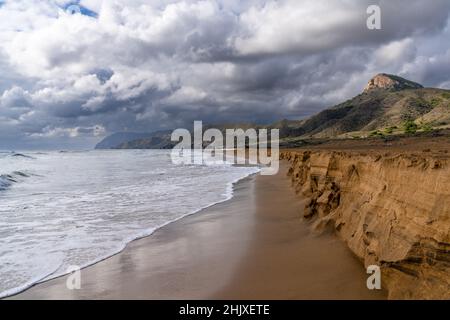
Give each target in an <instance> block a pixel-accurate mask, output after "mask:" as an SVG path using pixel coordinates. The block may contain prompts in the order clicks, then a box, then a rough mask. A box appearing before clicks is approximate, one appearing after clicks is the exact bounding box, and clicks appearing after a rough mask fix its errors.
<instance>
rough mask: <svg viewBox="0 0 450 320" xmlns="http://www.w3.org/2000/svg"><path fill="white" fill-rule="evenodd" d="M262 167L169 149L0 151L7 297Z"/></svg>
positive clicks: (96, 257)
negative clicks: (199, 158)
mask: <svg viewBox="0 0 450 320" xmlns="http://www.w3.org/2000/svg"><path fill="white" fill-rule="evenodd" d="M258 171H259V168H257V167H238V166H232V165H231V164H210V165H175V164H173V163H172V161H171V158H170V151H169V150H167V151H166V150H104V151H100V150H99V151H97V150H95V151H83V152H81V151H71V152H21V153H17V152H0V297H5V296H8V295H12V294H15V293H18V292H20V291H23V290H25V289H26V288H28V287H30V286H32V285H33V284H35V283H38V282H42V281H45V280H48V279H51V278H54V277H57V276H61V275H63V274H66V273H67V270H68V268H69V267H72V266H78V267H86V266H88V265H91V264H94V263H96V262H99V261H101V260H103V259H106V258H107V257H110V256H112V255H114V254H116V253H118V252H120V251H121V250H123V249H124V248H125V246H126V245H127V244H128V243H129V242H131V241H133V240H135V239H138V238H141V237H144V236H148V235H150V234H152V233H153V232H154V231H155V230H157V229H158V228H161V227H162V226H164V225H166V224H168V223H170V222H173V221H176V220H178V219H180V218H182V217H184V216H186V215H189V214H193V213H196V212H198V211H200V210H201V209H203V208H206V207H208V206H211V205H214V204H216V203H219V202H222V201H226V200H228V199H230V198H231V197H232V193H233V183H235V182H237V181H239V180H241V179H243V178H245V177H247V176H249V175H251V174H254V173H256V172H258Z"/></svg>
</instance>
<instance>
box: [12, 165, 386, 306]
mask: <svg viewBox="0 0 450 320" xmlns="http://www.w3.org/2000/svg"><path fill="white" fill-rule="evenodd" d="M286 172H287V166H286V163H283V164H282V166H281V169H280V172H279V173H278V175H276V176H262V175H253V176H250V177H248V178H245V179H243V180H241V181H240V182H238V183H236V184H235V185H234V196H233V197H232V198H231V199H230V200H228V201H225V202H222V203H219V204H216V205H214V206H211V207H208V208H206V209H203V210H201V211H200V212H198V213H196V214H194V215H190V216H187V217H184V218H182V219H180V220H177V221H175V222H172V223H170V224H168V225H166V226H165V227H163V228H161V229H158V230H157V231H155V232H154V233H153V234H152V235H151V236H149V237H145V238H142V239H139V240H135V241H133V242H131V243H130V244H129V245H128V246H127V247H126V248H125V249H124V250H123V251H122V252H120V253H118V254H116V255H114V256H112V257H110V258H108V259H106V260H103V261H101V262H99V263H97V264H95V265H92V266H90V267H87V268H85V269H83V270H82V271H81V289H80V290H68V289H67V287H66V280H67V276H63V277H60V278H56V279H52V280H49V281H46V282H43V283H40V284H37V285H35V286H33V287H31V288H30V289H28V290H26V291H24V292H22V293H20V294H18V295H15V296H12V297H10V299H384V298H386V294H385V292H384V291H369V290H368V289H367V288H366V279H367V275H366V273H365V270H364V267H363V265H362V263H361V262H360V261H359V260H357V259H356V257H355V256H353V254H352V253H351V252H350V250H349V249H348V248H347V247H346V246H345V244H344V243H343V242H342V241H340V240H339V239H338V238H337V237H335V236H334V235H332V234H324V235H321V236H317V235H313V234H311V232H310V230H309V227H308V225H307V223H305V222H303V221H301V219H300V216H301V214H300V210H301V208H303V206H302V203H301V201H302V200H301V198H299V197H298V196H297V195H296V194H295V192H294V190H293V189H292V188H291V186H290V182H289V179H288V178H287V177H286Z"/></svg>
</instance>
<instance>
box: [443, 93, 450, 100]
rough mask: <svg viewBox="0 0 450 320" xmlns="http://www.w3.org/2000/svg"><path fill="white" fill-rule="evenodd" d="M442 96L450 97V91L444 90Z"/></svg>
mask: <svg viewBox="0 0 450 320" xmlns="http://www.w3.org/2000/svg"><path fill="white" fill-rule="evenodd" d="M442 98H444V99H450V92H444V93H443V94H442Z"/></svg>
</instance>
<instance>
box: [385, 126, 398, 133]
mask: <svg viewBox="0 0 450 320" xmlns="http://www.w3.org/2000/svg"><path fill="white" fill-rule="evenodd" d="M394 129H397V127H389V128H386V129H384V133H386V134H392V133H393V132H394Z"/></svg>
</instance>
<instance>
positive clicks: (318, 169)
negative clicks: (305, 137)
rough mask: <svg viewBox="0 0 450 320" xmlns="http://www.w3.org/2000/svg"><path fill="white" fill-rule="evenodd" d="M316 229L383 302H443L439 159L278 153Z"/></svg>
mask: <svg viewBox="0 0 450 320" xmlns="http://www.w3.org/2000/svg"><path fill="white" fill-rule="evenodd" d="M281 158H282V159H286V160H288V161H289V162H290V163H291V167H290V170H289V175H290V177H291V179H292V182H293V185H294V187H295V189H296V191H297V192H298V193H301V194H302V196H304V197H306V198H307V199H308V201H307V204H306V206H305V210H304V211H303V214H304V216H305V218H308V219H313V221H314V223H313V227H314V229H316V230H323V229H325V228H333V229H334V230H335V232H336V233H337V234H338V236H339V237H340V238H342V239H343V240H344V241H345V242H346V243H347V245H348V247H349V248H350V249H351V250H352V251H353V252H354V253H355V254H356V255H357V256H358V257H359V258H360V259H361V260H362V261H363V262H364V264H365V266H366V267H367V266H368V265H373V264H375V265H379V266H380V267H381V270H382V282H383V286H384V288H386V289H387V290H388V291H389V298H391V299H397V298H400V299H404V298H419V299H422V298H438V299H443V298H445V299H449V298H450V167H449V163H448V160H447V159H446V158H444V157H439V156H432V155H430V156H425V155H420V156H418V155H413V154H397V155H392V154H391V155H389V154H381V153H378V154H376V153H373V152H372V153H363V152H358V153H356V152H352V151H343V152H338V151H286V152H282V153H281Z"/></svg>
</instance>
